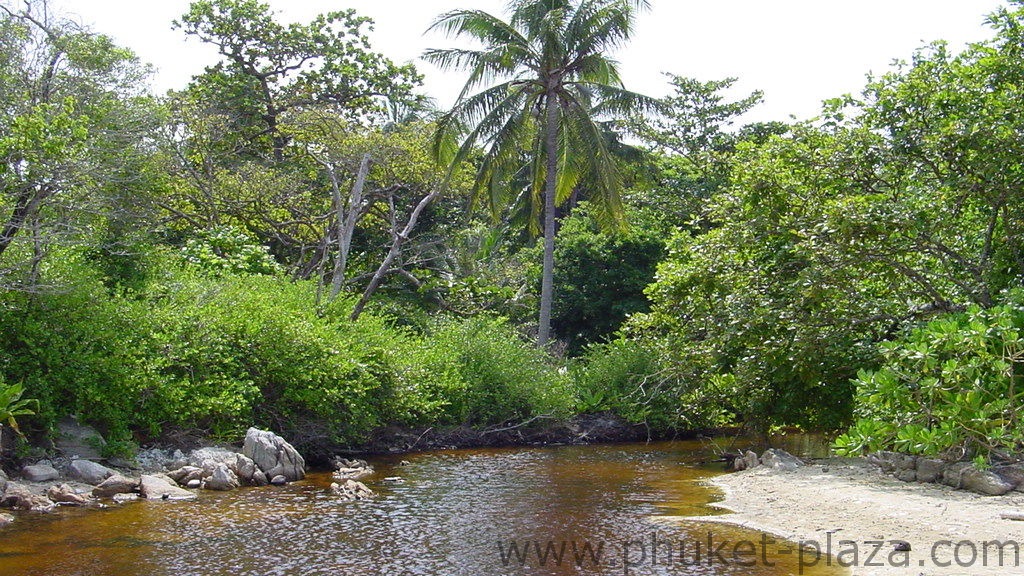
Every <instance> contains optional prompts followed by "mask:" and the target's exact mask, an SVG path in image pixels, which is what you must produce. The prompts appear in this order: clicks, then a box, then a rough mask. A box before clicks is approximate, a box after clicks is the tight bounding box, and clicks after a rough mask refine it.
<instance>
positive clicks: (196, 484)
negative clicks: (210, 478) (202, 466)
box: [185, 478, 203, 490]
mask: <svg viewBox="0 0 1024 576" xmlns="http://www.w3.org/2000/svg"><path fill="white" fill-rule="evenodd" d="M202 486H203V481H202V480H200V479H199V478H193V479H191V480H189V481H188V482H186V483H185V487H186V488H192V489H193V490H194V489H196V488H202Z"/></svg>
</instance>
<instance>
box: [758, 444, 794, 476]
mask: <svg viewBox="0 0 1024 576" xmlns="http://www.w3.org/2000/svg"><path fill="white" fill-rule="evenodd" d="M761 464H762V465H763V466H767V467H768V468H772V469H774V470H783V471H787V470H796V469H797V468H799V467H801V466H803V465H804V462H803V460H800V459H799V458H797V457H796V456H793V455H792V454H790V453H789V452H786V451H785V450H779V449H778V448H769V449H768V450H765V452H764V454H762V455H761Z"/></svg>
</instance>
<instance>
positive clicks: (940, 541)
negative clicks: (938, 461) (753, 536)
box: [691, 459, 1024, 576]
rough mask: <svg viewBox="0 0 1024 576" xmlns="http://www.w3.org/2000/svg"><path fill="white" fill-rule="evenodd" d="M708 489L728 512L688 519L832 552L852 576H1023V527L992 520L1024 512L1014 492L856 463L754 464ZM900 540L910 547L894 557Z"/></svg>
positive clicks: (1023, 497) (718, 479)
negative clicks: (719, 494) (991, 492)
mask: <svg viewBox="0 0 1024 576" xmlns="http://www.w3.org/2000/svg"><path fill="white" fill-rule="evenodd" d="M710 483H711V484H712V485H714V486H716V487H718V488H719V489H721V490H722V491H723V493H724V499H723V500H722V501H721V502H720V503H718V504H717V506H719V507H722V508H725V509H728V510H730V511H732V512H733V513H732V514H727V515H723V516H709V517H699V518H694V519H691V520H698V521H702V522H703V521H710V522H725V523H729V524H735V525H739V526H743V527H747V528H753V529H755V530H761V531H764V532H768V533H771V534H774V535H776V536H779V537H782V538H786V539H789V540H793V541H798V542H799V541H804V542H808V543H810V544H811V545H812V546H815V545H817V546H819V547H820V548H821V549H822V550H823V551H826V550H828V549H829V546H831V548H830V549H831V552H832V554H833V556H834V557H835V558H834V559H833V562H836V563H838V562H840V561H842V562H844V563H846V564H851V566H850V568H851V574H855V575H856V576H892V575H899V576H922V575H923V576H938V575H947V574H949V575H953V574H957V575H963V574H971V575H979V576H980V575H988V574H993V575H995V574H1021V573H1024V554H1021V553H1019V549H1018V548H1017V546H1016V545H1020V546H1021V547H1024V522H1019V521H1012V520H1007V519H1003V518H1002V517H1001V516H1002V515H1003V514H1004V513H1005V512H1009V511H1022V510H1024V494H1022V493H1019V492H1013V493H1010V494H1007V495H1005V496H999V497H991V496H982V495H979V494H974V493H970V492H966V491H963V490H956V489H954V488H951V487H948V486H941V485H937V484H907V483H904V482H900V481H899V480H896V479H894V478H892V477H891V476H889V475H887V474H885V473H883V472H882V471H881V470H879V468H878V467H876V466H873V465H871V464H870V463H868V462H866V461H863V460H858V459H830V460H820V461H815V462H814V463H813V464H811V465H809V466H803V467H800V468H797V469H795V470H788V471H779V470H769V469H766V468H764V467H758V468H754V469H752V470H747V471H743V472H736V473H733V474H727V475H724V476H719V477H716V478H714V479H713V480H711V481H710ZM900 541H905V542H906V543H908V544H909V545H910V550H909V551H899V550H898V549H897V546H898V542H900ZM1000 550H1002V553H1003V559H1002V565H1000ZM855 553H856V554H855ZM872 554H873V556H872ZM1017 558H1020V559H1021V561H1020V563H1016V561H1017ZM826 561H827V560H825V559H824V557H823V559H822V562H826Z"/></svg>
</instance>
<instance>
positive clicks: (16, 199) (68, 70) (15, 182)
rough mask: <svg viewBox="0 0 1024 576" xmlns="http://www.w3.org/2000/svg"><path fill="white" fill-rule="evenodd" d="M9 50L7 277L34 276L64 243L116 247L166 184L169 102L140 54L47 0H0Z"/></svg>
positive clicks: (0, 201)
mask: <svg viewBox="0 0 1024 576" xmlns="http://www.w3.org/2000/svg"><path fill="white" fill-rule="evenodd" d="M0 53H2V55H0V101H2V102H3V106H2V107H0V210H3V212H4V213H5V214H6V216H5V218H4V220H3V222H2V224H0V285H4V286H6V287H12V286H19V287H21V288H32V287H33V286H35V285H36V284H37V283H38V282H37V281H38V277H39V271H40V266H41V263H42V261H43V260H44V258H45V257H46V256H47V254H48V252H49V251H50V249H52V248H53V247H54V246H69V245H81V244H84V243H86V242H88V243H92V244H93V245H97V244H98V245H100V246H99V248H100V249H101V252H103V251H106V252H107V253H109V252H110V251H111V250H115V251H116V250H118V248H116V247H114V246H113V245H114V244H116V243H117V242H118V241H119V238H118V237H119V236H124V235H125V234H126V233H127V232H126V231H127V230H130V229H131V228H132V226H131V225H130V224H126V221H127V220H128V219H129V218H130V217H131V215H132V213H134V212H136V211H137V210H136V209H137V208H139V207H140V205H141V204H144V202H142V201H143V200H144V199H145V198H146V197H147V196H148V195H150V194H151V192H152V189H153V188H156V187H158V186H159V182H158V177H157V176H156V173H155V170H154V167H153V165H152V154H151V150H150V149H149V146H148V145H149V142H148V141H147V135H148V134H150V133H152V131H153V130H154V128H155V126H157V125H158V123H159V121H160V110H159V107H158V106H157V105H156V104H155V103H154V101H153V99H152V98H151V97H150V96H149V95H148V94H147V93H146V91H145V82H144V78H145V75H146V74H147V73H148V69H147V68H146V67H144V66H142V65H141V64H140V63H139V62H138V59H137V58H136V57H135V55H134V54H132V53H131V52H130V51H129V50H126V49H123V48H119V47H117V46H116V45H114V44H113V42H112V41H111V39H110V38H108V37H106V36H103V35H100V34H95V33H92V32H90V31H88V30H85V29H82V28H81V27H80V26H78V25H76V24H74V23H73V22H70V21H68V20H66V19H63V18H61V17H60V16H58V15H55V14H52V13H51V12H50V11H49V7H48V4H47V2H45V1H43V0H36V1H32V2H26V3H25V5H24V7H23V8H21V9H20V10H15V9H12V8H9V7H8V6H6V5H5V4H3V3H0ZM97 232H100V233H97ZM104 235H106V237H104ZM104 244H105V245H104Z"/></svg>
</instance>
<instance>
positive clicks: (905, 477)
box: [893, 470, 917, 482]
mask: <svg viewBox="0 0 1024 576" xmlns="http://www.w3.org/2000/svg"><path fill="white" fill-rule="evenodd" d="M893 476H895V477H896V479H897V480H899V481H900V482H913V481H915V480H917V470H897V471H896V472H894V473H893Z"/></svg>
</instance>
